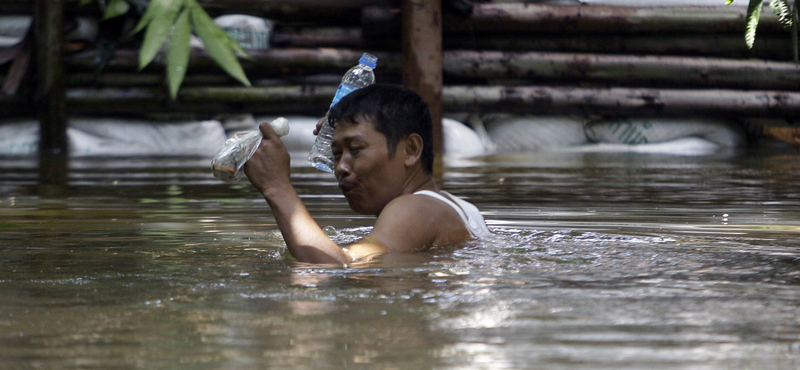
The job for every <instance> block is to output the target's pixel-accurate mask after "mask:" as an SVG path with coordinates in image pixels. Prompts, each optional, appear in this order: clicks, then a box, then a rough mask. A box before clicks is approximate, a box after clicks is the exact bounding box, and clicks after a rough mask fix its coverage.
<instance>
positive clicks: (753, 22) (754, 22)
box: [744, 0, 764, 49]
mask: <svg viewBox="0 0 800 370" xmlns="http://www.w3.org/2000/svg"><path fill="white" fill-rule="evenodd" d="M763 5H764V2H763V0H750V4H748V5H747V25H746V27H745V30H744V42H745V44H747V48H748V49H752V48H753V44H754V43H755V42H756V28H757V27H758V20H759V19H760V18H761V7H762V6H763Z"/></svg>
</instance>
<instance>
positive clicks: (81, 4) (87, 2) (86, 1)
mask: <svg viewBox="0 0 800 370" xmlns="http://www.w3.org/2000/svg"><path fill="white" fill-rule="evenodd" d="M92 1H94V0H81V2H80V3H78V6H84V5H89V4H90V3H91V2H92Z"/></svg>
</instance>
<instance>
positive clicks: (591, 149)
mask: <svg viewBox="0 0 800 370" xmlns="http://www.w3.org/2000/svg"><path fill="white" fill-rule="evenodd" d="M726 149H728V150H730V149H731V148H721V147H720V146H719V145H717V144H716V143H714V142H711V141H709V140H706V139H703V138H699V137H684V138H679V139H674V140H669V141H664V142H660V143H652V144H632V145H629V144H615V143H596V144H586V145H581V146H577V147H573V148H569V149H567V150H566V151H568V152H580V153H642V154H668V155H675V156H700V155H711V154H719V153H722V152H726Z"/></svg>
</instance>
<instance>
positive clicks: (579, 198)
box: [0, 150, 800, 370]
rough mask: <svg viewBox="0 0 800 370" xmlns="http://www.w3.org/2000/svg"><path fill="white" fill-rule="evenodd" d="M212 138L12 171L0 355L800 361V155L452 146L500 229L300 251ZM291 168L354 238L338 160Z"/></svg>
mask: <svg viewBox="0 0 800 370" xmlns="http://www.w3.org/2000/svg"><path fill="white" fill-rule="evenodd" d="M208 162H209V161H208V160H206V159H197V158H126V159H124V160H121V159H73V160H72V162H71V165H72V172H71V177H70V181H71V185H70V187H69V189H68V192H67V193H68V194H67V196H65V197H62V198H55V199H54V198H41V197H39V196H37V195H36V171H35V170H34V165H35V163H34V162H33V161H31V160H28V159H22V158H2V159H0V168H2V169H3V173H2V174H1V175H0V179H2V183H0V191H2V196H1V197H0V235H1V237H0V368H2V369H287V368H292V369H320V368H331V369H781V370H783V369H798V368H800V246H799V245H800V243H798V240H800V154H798V153H797V152H794V151H792V150H783V151H780V152H779V153H772V154H765V153H747V155H729V156H707V157H675V156H663V155H645V154H602V153H594V154H589V153H583V154H579V153H571V154H528V155H519V156H507V157H492V158H486V159H482V160H477V161H464V162H459V163H451V165H452V166H451V167H449V168H448V170H447V172H446V174H445V176H444V179H443V185H444V186H443V187H444V188H445V189H447V190H449V191H451V192H453V193H455V194H457V195H461V196H463V197H465V198H467V199H469V200H470V201H472V202H473V203H475V204H476V205H477V206H478V207H479V208H480V209H481V210H482V211H483V212H484V214H485V216H486V218H487V221H488V223H489V225H490V227H491V228H492V229H493V230H494V231H495V233H496V236H495V237H494V238H491V239H490V240H486V241H483V242H480V243H475V244H474V245H469V246H466V247H465V248H462V249H452V250H439V251H434V252H432V253H426V254H419V255H410V256H390V257H387V258H383V259H382V260H380V261H377V262H376V263H374V264H371V265H368V266H364V267H361V268H347V269H345V268H333V267H320V266H310V265H304V264H299V263H296V262H294V261H292V260H291V258H290V257H288V256H287V255H286V253H285V247H284V244H283V240H282V239H281V237H280V234H279V233H278V232H277V229H276V227H275V225H274V220H273V219H272V216H271V214H270V211H269V208H268V207H267V205H266V204H265V202H264V201H263V200H262V199H261V198H260V197H259V196H258V195H257V194H256V193H255V192H254V191H252V190H251V189H250V187H249V186H248V185H227V184H224V183H221V182H218V181H217V180H216V179H214V178H212V177H211V176H210V172H209V169H208ZM295 173H296V176H295V182H296V185H297V186H298V189H299V192H300V194H301V196H302V197H303V198H304V200H305V201H306V202H307V204H308V206H309V208H310V209H311V211H312V213H313V214H315V215H316V216H318V221H319V222H320V223H321V224H322V225H325V226H327V227H328V231H329V232H330V234H331V236H332V237H333V238H334V239H335V240H337V241H339V242H342V243H345V242H348V241H350V240H353V239H356V238H358V237H359V236H361V235H363V234H364V233H366V232H368V230H369V226H370V225H371V224H372V220H371V219H370V218H369V217H363V216H358V215H355V214H352V213H351V212H350V211H349V209H348V208H347V205H346V203H345V202H344V200H343V198H342V197H341V196H340V195H339V193H338V191H337V189H336V187H335V184H334V183H333V181H331V179H330V178H329V177H328V176H329V175H326V174H322V173H318V172H316V171H314V170H312V169H310V168H306V167H298V168H297V169H296V172H295Z"/></svg>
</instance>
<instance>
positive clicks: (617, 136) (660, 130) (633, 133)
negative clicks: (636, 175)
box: [586, 118, 747, 148]
mask: <svg viewBox="0 0 800 370" xmlns="http://www.w3.org/2000/svg"><path fill="white" fill-rule="evenodd" d="M586 136H587V137H588V138H589V139H590V140H592V141H593V142H596V143H611V144H628V145H635V144H648V143H662V142H666V141H671V140H676V139H681V138H689V137H698V138H702V139H705V140H708V141H710V142H713V143H715V144H717V145H718V146H720V147H724V148H733V147H739V146H742V145H744V144H746V141H747V139H746V135H745V133H744V131H743V130H742V129H741V128H740V127H738V126H737V125H734V124H731V123H728V122H725V121H717V120H708V119H691V118H688V119H679V118H629V119H617V120H606V121H596V122H590V123H589V124H587V125H586Z"/></svg>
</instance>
